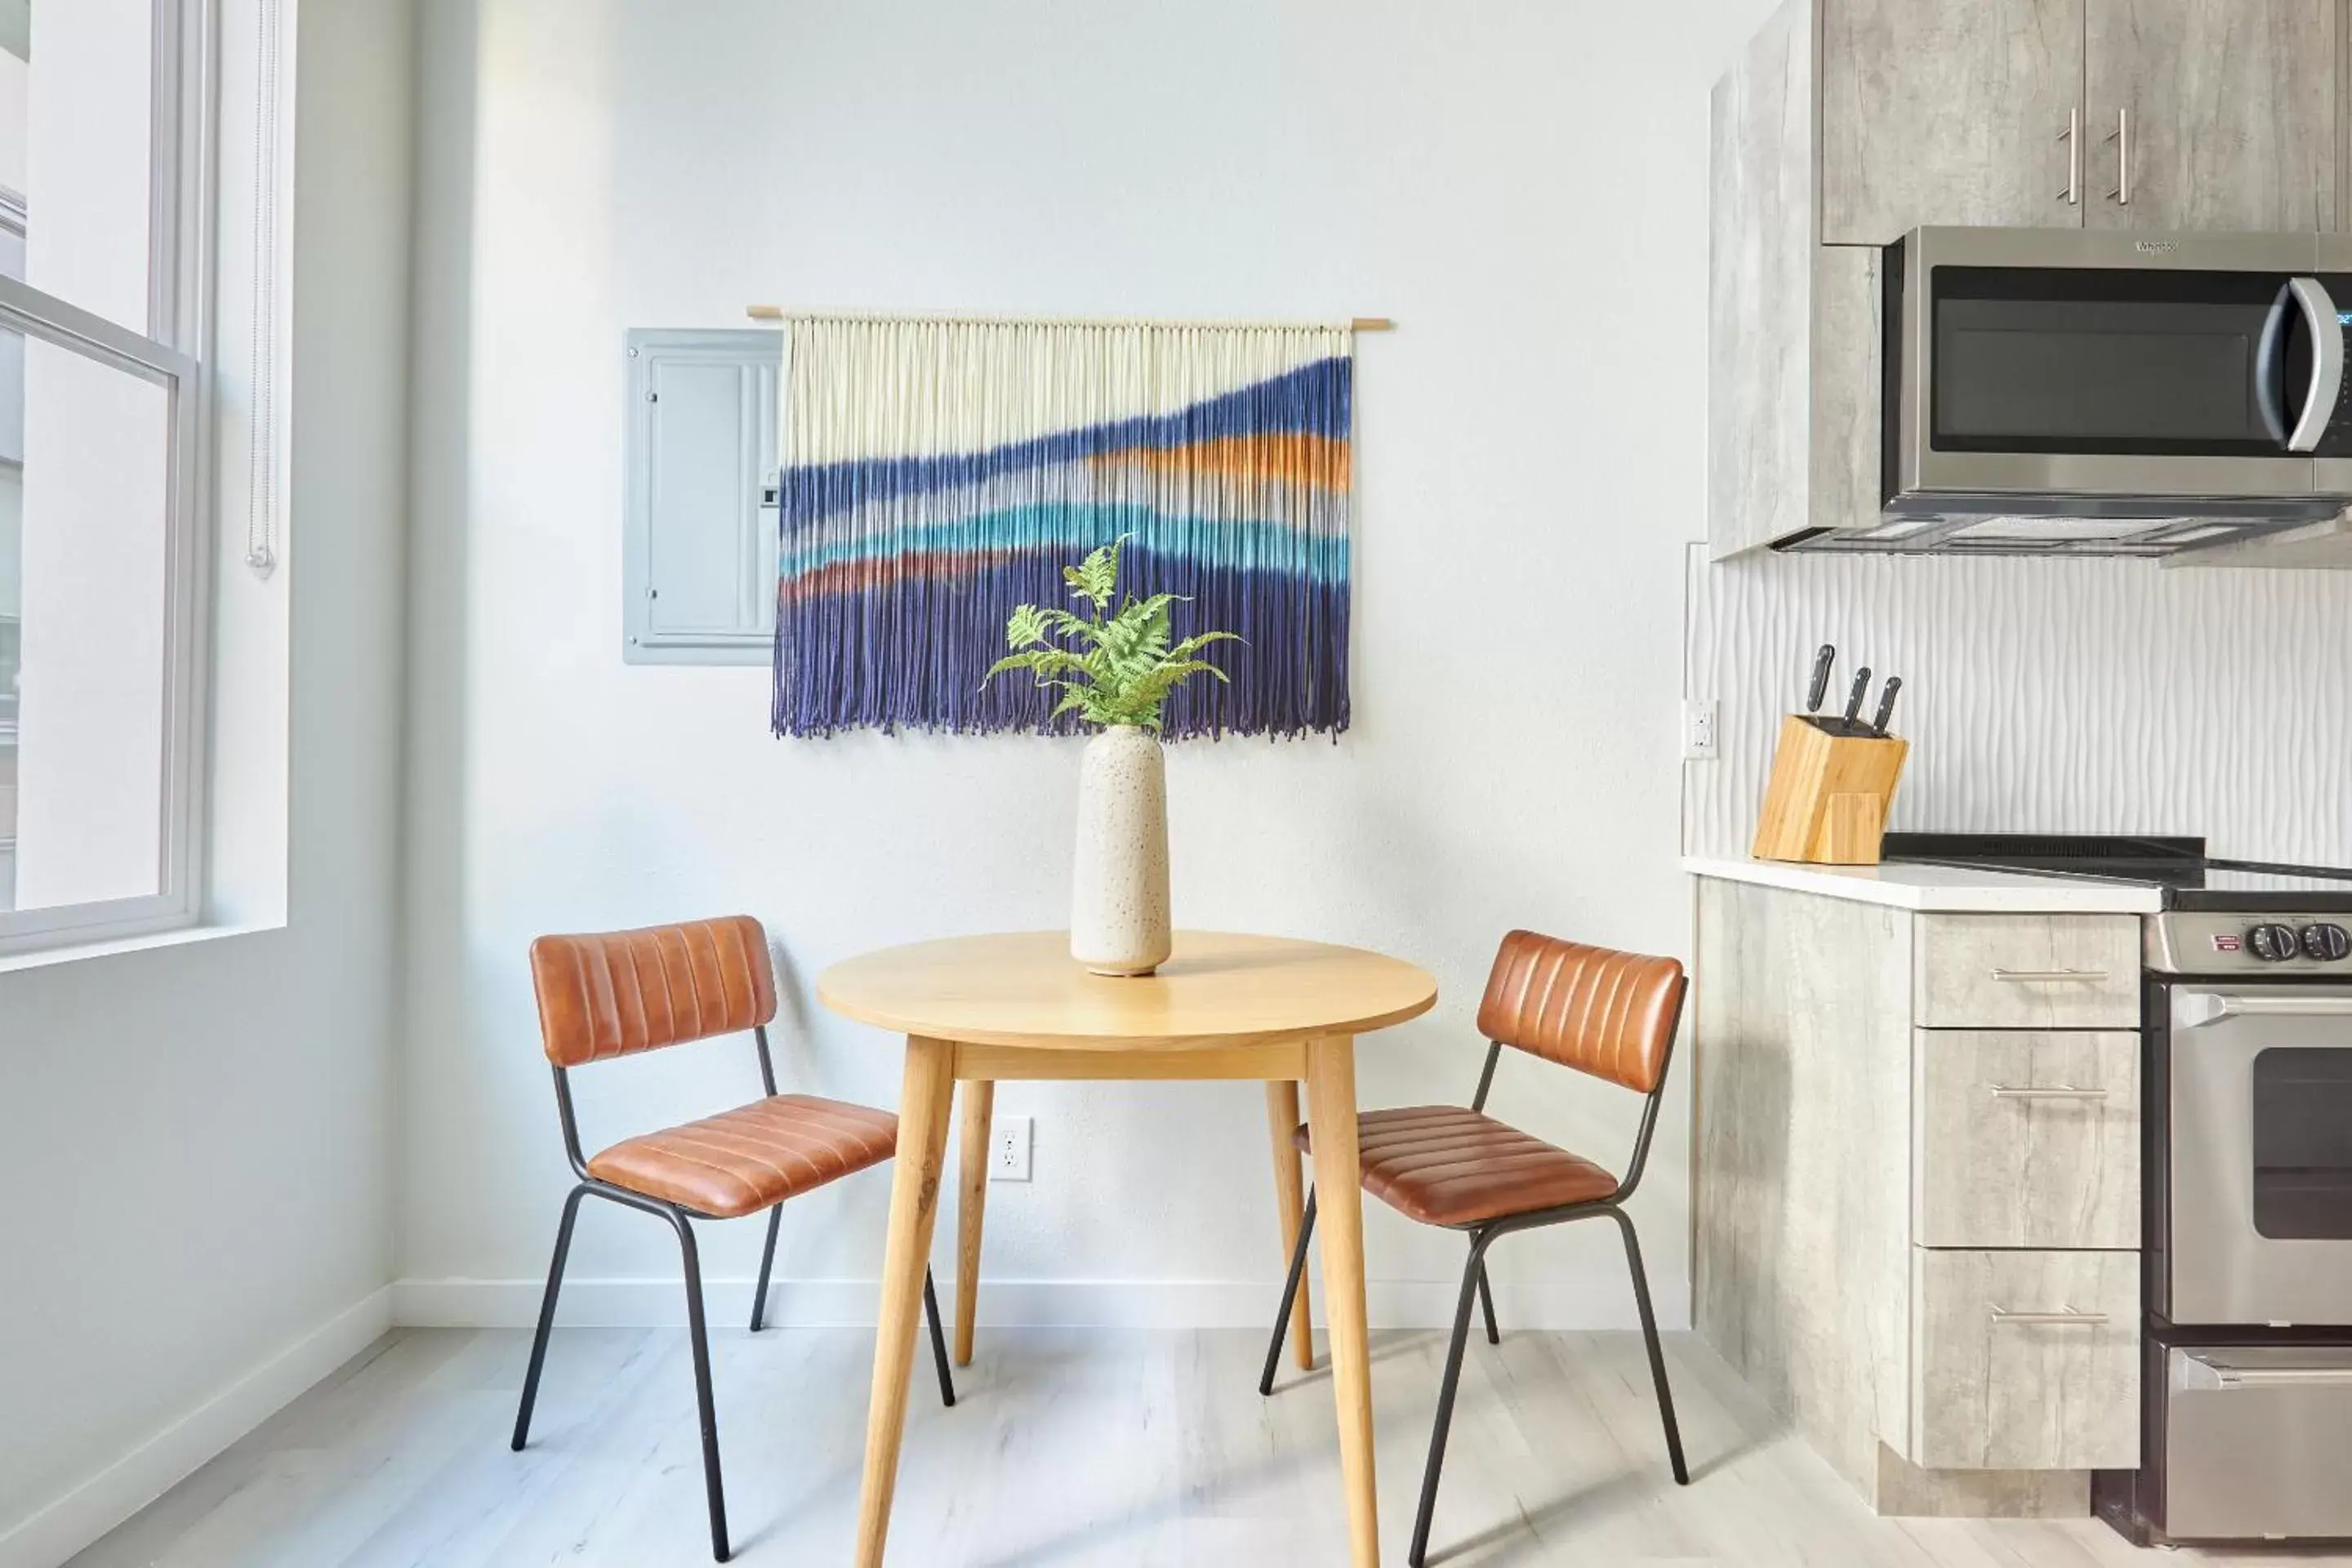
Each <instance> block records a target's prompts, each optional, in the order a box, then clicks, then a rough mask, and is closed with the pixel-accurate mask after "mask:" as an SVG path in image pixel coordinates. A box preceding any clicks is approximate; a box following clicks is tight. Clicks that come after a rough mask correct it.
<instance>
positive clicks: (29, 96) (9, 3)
mask: <svg viewBox="0 0 2352 1568" xmlns="http://www.w3.org/2000/svg"><path fill="white" fill-rule="evenodd" d="M210 9H211V8H210V6H208V5H205V3H204V0H0V950H5V949H10V948H22V947H26V946H39V945H46V944H50V943H54V942H60V941H85V940H90V939H92V938H95V937H100V936H113V935H121V934H128V933H130V932H132V931H144V930H154V929H161V928H163V927H167V926H171V925H175V924H181V923H184V922H186V921H191V920H193V919H194V918H195V915H196V913H197V911H198V908H199V904H200V869H201V868H200V865H199V860H198V848H199V841H200V838H201V831H200V829H201V822H202V818H201V816H200V815H199V812H198V805H197V795H198V793H199V783H200V772H199V763H200V761H201V752H202V745H201V735H200V733H199V715H200V713H201V711H202V698H203V689H202V688H203V674H204V662H205V660H204V650H205V640H204V638H203V636H202V620H203V615H204V610H205V596H204V594H203V592H202V590H203V588H204V585H205V583H206V582H207V580H208V577H209V573H210V557H209V553H208V539H209V528H208V515H209V510H210V501H209V498H208V497H207V496H206V495H205V493H204V492H203V490H202V489H200V488H199V481H200V477H201V475H202V474H203V472H204V470H205V463H204V462H203V461H202V460H201V456H200V455H201V452H202V447H201V444H200V443H201V434H202V432H203V431H204V429H205V422H206V421H205V416H206V413H207V407H206V400H207V397H208V395H209V389H208V384H207V376H208V367H207V366H206V365H205V363H203V361H202V359H201V358H200V353H201V351H202V348H203V345H204V342H205V331H204V329H205V303H206V295H205V288H206V280H207V279H208V277H209V274H210V271H211V268H210V266H209V262H210V259H211V258H209V256H207V255H205V254H204V253H203V251H202V249H201V247H200V246H199V245H198V244H197V243H196V241H197V239H198V237H201V236H202V235H204V234H205V231H206V226H205V224H204V222H203V221H202V220H203V217H204V215H205V212H206V211H207V209H208V202H209V195H210V193H209V183H208V181H207V180H206V179H205V174H204V172H205V168H206V166H207V163H206V159H205V155H204V154H205V151H206V149H205V137H204V134H203V131H204V127H205V123H206V120H205V107H206V106H205V94H204V92H203V90H202V84H203V83H204V82H205V79H206V77H205V71H204V70H203V68H202V66H203V62H204V59H205V45H206V43H207V40H208V35H207V34H206V32H205V19H206V17H207V16H208V15H209V13H210Z"/></svg>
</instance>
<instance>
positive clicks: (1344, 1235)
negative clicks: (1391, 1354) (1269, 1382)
mask: <svg viewBox="0 0 2352 1568" xmlns="http://www.w3.org/2000/svg"><path fill="white" fill-rule="evenodd" d="M816 992H817V998H818V1000H820V1001H822V1002H823V1003H824V1005H826V1006H828V1007H830V1008H832V1009H833V1010H834V1011H835V1012H837V1013H842V1014H845V1015H846V1016H849V1017H852V1018H856V1019H858V1020H859V1021H860V1022H863V1023H867V1024H873V1025H877V1026H880V1027H882V1028H886V1029H889V1030H892V1031H894V1032H896V1033H899V1034H903V1035H905V1036H906V1037H907V1076H906V1085H905V1089H904V1092H903V1094H902V1096H901V1098H900V1100H899V1105H898V1165H897V1169H896V1171H895V1172H894V1173H893V1174H892V1176H891V1183H890V1239H889V1245H888V1248H887V1252H886V1253H885V1256H884V1261H883V1268H882V1314H881V1332H880V1334H879V1335H878V1336H877V1339H876V1341H875V1346H874V1393H873V1401H872V1404H871V1405H870V1406H869V1408H868V1410H867V1413H866V1479H865V1490H864V1492H863V1494H862V1495H861V1497H860V1499H859V1503H858V1516H857V1557H856V1562H857V1563H858V1568H880V1565H881V1563H882V1549H883V1542H884V1540H885V1539H886V1537H887V1534H888V1531H889V1525H890V1498H891V1492H892V1490H893V1489H894V1488H895V1487H896V1486H897V1484H898V1442H899V1437H900V1436H901V1434H902V1433H903V1432H904V1430H905V1426H906V1417H907V1384H908V1376H909V1374H910V1373H911V1371H912V1369H913V1365H914V1355H915V1327H916V1322H917V1320H918V1319H919V1316H920V1314H921V1311H922V1300H923V1272H924V1268H925V1266H926V1264H927V1262H928V1260H929V1257H930V1251H931V1226H932V1222H933V1221H934V1220H935V1219H936V1218H937V1216H938V1213H939V1194H940V1178H941V1174H942V1169H943V1166H944V1164H945V1159H946V1152H947V1142H948V1112H949V1110H950V1103H951V1101H952V1100H953V1098H954V1093H955V1084H956V1082H957V1081H958V1080H959V1079H961V1080H963V1081H964V1082H966V1083H968V1084H970V1085H971V1086H972V1088H971V1089H970V1090H968V1091H967V1100H966V1107H967V1111H966V1117H965V1123H964V1127H965V1154H966V1158H965V1167H966V1175H967V1181H966V1184H965V1200H964V1201H965V1203H966V1204H967V1205H969V1217H968V1218H967V1219H966V1221H965V1226H964V1229H965V1235H964V1243H965V1245H964V1247H963V1248H962V1254H963V1256H961V1257H960V1258H959V1265H960V1267H959V1270H958V1275H959V1278H958V1301H959V1303H960V1306H961V1310H960V1311H959V1313H958V1315H957V1323H956V1335H957V1342H958V1350H959V1352H960V1353H961V1356H962V1357H963V1358H964V1359H969V1357H970V1353H971V1350H970V1347H971V1329H970V1324H971V1285H970V1284H969V1283H968V1282H967V1279H966V1276H967V1274H969V1276H970V1279H971V1280H976V1279H977V1276H978V1263H979V1237H980V1231H979V1199H978V1197H977V1195H976V1194H977V1193H978V1191H979V1189H980V1188H981V1187H982V1186H984V1184H985V1153H986V1150H987V1146H988V1134H987V1112H986V1110H982V1111H981V1113H980V1115H979V1117H978V1118H977V1119H975V1118H974V1117H973V1116H972V1114H971V1107H972V1106H973V1105H974V1104H975V1103H977V1102H978V1101H980V1100H984V1099H986V1098H987V1097H988V1096H989V1094H990V1086H992V1085H993V1084H994V1083H996V1082H997V1081H998V1080H999V1079H1261V1080H1264V1081H1265V1083H1266V1084H1267V1085H1268V1086H1269V1103H1270V1104H1273V1105H1275V1106H1276V1113H1275V1120H1276V1121H1277V1122H1278V1121H1281V1120H1282V1117H1281V1115H1280V1113H1279V1105H1278V1100H1276V1095H1277V1093H1278V1092H1279V1093H1287V1095H1288V1096H1289V1100H1290V1105H1291V1107H1292V1111H1291V1116H1290V1120H1291V1121H1293V1122H1294V1123H1295V1121H1296V1119H1297V1117H1296V1107H1297V1090H1296V1088H1295V1086H1296V1085H1297V1083H1299V1082H1301V1081H1303V1082H1305V1084H1306V1085H1307V1113H1308V1117H1309V1120H1310V1121H1311V1122H1312V1123H1313V1125H1314V1127H1315V1128H1316V1130H1317V1131H1316V1138H1315V1184H1316V1188H1317V1190H1318V1192H1319V1193H1320V1194H1322V1196H1321V1199H1320V1205H1319V1206H1320V1208H1321V1211H1322V1213H1321V1227H1322V1232H1323V1284H1324V1290H1325V1293H1326V1298H1327V1299H1326V1300H1325V1303H1324V1311H1325V1315H1326V1318H1327V1319H1328V1324H1329V1331H1330V1336H1331V1372H1332V1379H1331V1381H1332V1387H1333V1389H1334V1391H1335V1392H1336V1394H1337V1396H1338V1400H1339V1467H1340V1472H1341V1475H1342V1477H1343V1479H1345V1482H1346V1485H1347V1489H1348V1524H1349V1539H1350V1541H1351V1542H1352V1545H1353V1551H1352V1557H1353V1561H1354V1563H1355V1568H1378V1564H1379V1563H1380V1555H1381V1553H1380V1534H1379V1531H1380V1526H1379V1521H1378V1518H1377V1515H1376V1513H1375V1510H1374V1507H1373V1492H1372V1401H1371V1379H1370V1365H1369V1361H1368V1357H1367V1355H1366V1344H1365V1327H1364V1249H1363V1207H1362V1194H1361V1192H1360V1189H1359V1186H1358V1177H1359V1173H1358V1169H1357V1163H1356V1039H1355V1037H1357V1036H1358V1035H1360V1034H1365V1033H1369V1032H1370V1031H1371V1030H1374V1029H1382V1028H1386V1027H1388V1026H1390V1025H1391V1024H1401V1023H1402V1022H1404V1021H1405V1020H1406V1019H1408V1018H1413V1017H1418V1016H1420V1015H1422V1014H1423V1013H1426V1012H1428V1011H1429V1009H1430V1008H1431V1007H1432V1006H1433V1005H1435V1004H1436V1001H1437V982H1436V980H1435V979H1433V977H1432V976H1431V975H1430V974H1429V973H1428V972H1427V971H1426V970H1423V969H1421V968H1418V967H1417V966H1415V965H1413V964H1410V963H1404V962H1402V960H1399V959H1393V958H1386V957H1383V956H1381V954H1379V953H1376V952H1363V951H1361V950H1360V949H1357V948H1351V947H1332V946H1329V945H1327V944H1325V943H1322V942H1294V941H1291V940H1289V939H1287V938H1283V937H1270V936H1236V935H1229V934H1226V933H1223V932H1217V931H1179V932H1177V933H1176V950H1175V952H1174V954H1173V955H1172V956H1171V958H1170V959H1169V960H1168V962H1167V963H1163V964H1161V965H1160V969H1159V972H1158V973H1155V974H1151V975H1147V976H1143V977H1140V978H1135V979H1114V978H1111V977H1108V976H1105V975H1098V974H1089V973H1087V972H1086V971H1085V970H1084V969H1081V968H1080V967H1079V966H1078V965H1077V964H1076V963H1074V962H1073V961H1072V960H1071V958H1070V947H1069V937H1068V934H1067V933H1066V932H1064V931H1023V932H1019V933H1016V934H1012V935H1003V936H979V937H958V938H950V939H949V940H946V941H942V942H916V943H914V944H912V945H911V946H907V947H894V948H888V949H886V950H884V951H883V952H872V953H867V954H866V955H865V956H864V957H862V958H853V959H851V960H849V961H848V962H846V963H837V964H835V965H834V966H833V967H832V968H831V969H828V970H826V971H825V972H824V973H823V974H821V975H819V976H818V977H817V985H816ZM975 1127H977V1129H978V1132H977V1145H976V1149H977V1152H976V1153H975V1143H974V1136H975V1132H974V1130H975ZM1287 1135H1288V1129H1287V1128H1283V1129H1281V1131H1280V1137H1281V1138H1283V1139H1286V1138H1287ZM1277 1149H1278V1151H1280V1152H1286V1150H1283V1149H1282V1145H1281V1144H1279V1143H1278V1144H1277ZM1279 1169H1280V1155H1279V1152H1278V1155H1277V1171H1278V1170H1279ZM1291 1169H1292V1171H1293V1173H1294V1174H1293V1178H1292V1181H1291V1183H1290V1184H1289V1186H1290V1187H1291V1188H1292V1189H1293V1190H1291V1191H1289V1192H1286V1193H1285V1194H1284V1199H1285V1205H1286V1210H1292V1211H1295V1209H1296V1207H1297V1194H1296V1191H1295V1189H1296V1185H1297V1181H1296V1170H1297V1166H1296V1163H1293V1164H1292V1167H1291ZM1296 1226H1297V1218H1296V1215H1295V1213H1286V1223H1285V1229H1286V1232H1287V1233H1288V1235H1289V1236H1291V1237H1296V1235H1297V1229H1296ZM1302 1343H1303V1342H1302Z"/></svg>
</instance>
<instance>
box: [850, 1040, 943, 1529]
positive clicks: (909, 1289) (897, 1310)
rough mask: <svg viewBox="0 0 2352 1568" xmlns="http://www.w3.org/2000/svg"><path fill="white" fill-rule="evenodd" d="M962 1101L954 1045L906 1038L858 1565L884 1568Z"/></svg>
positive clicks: (868, 1414)
mask: <svg viewBox="0 0 2352 1568" xmlns="http://www.w3.org/2000/svg"><path fill="white" fill-rule="evenodd" d="M954 1102H955V1047H954V1046H952V1045H950V1043H949V1042H947V1041H945V1040H929V1039H924V1038H922V1037H919V1036H914V1035H909V1036H908V1037H907V1076H906V1080H905V1087H904V1088H903V1089H901V1090H900V1091H899V1098H898V1163H897V1166H896V1168H895V1169H894V1170H893V1172H892V1173H891V1176H890V1239H889V1245H888V1246H887V1248H886V1249H885V1251H884V1253H883V1258H882V1323H881V1329H880V1331H878V1332H877V1334H876V1335H875V1338H874V1394H873V1398H872V1400H871V1401H870V1403H869V1404H868V1405H866V1481H865V1487H864V1489H863V1491H862V1492H861V1493H860V1494H859V1497H858V1504H857V1568H882V1543H883V1541H884V1540H885V1538H886V1537H887V1535H888V1534H889V1531H890V1496H891V1493H892V1492H893V1491H894V1490H896V1489H897V1487H898V1439H899V1438H900V1437H901V1436H903V1435H904V1434H905V1432H906V1428H907V1381H908V1375H909V1374H910V1373H911V1372H912V1370H913V1366H914V1360H915V1329H916V1325H917V1324H918V1323H919V1322H920V1321H921V1319H922V1313H923V1273H924V1268H925V1266H926V1265H927V1264H928V1263H929V1260H930V1255H931V1226H932V1222H933V1221H935V1220H936V1219H937V1218H938V1217H939V1212H940V1170H941V1167H942V1166H943V1165H944V1164H945V1163H946V1152H947V1142H948V1112H949V1110H950V1109H951V1108H952V1107H953V1105H954Z"/></svg>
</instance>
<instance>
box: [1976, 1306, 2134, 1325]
mask: <svg viewBox="0 0 2352 1568" xmlns="http://www.w3.org/2000/svg"><path fill="white" fill-rule="evenodd" d="M1992 1321H1993V1326H1994V1327H1996V1328H1998V1327H2000V1325H2001V1324H2003V1323H2015V1324H2021V1325H2029V1326H2030V1325H2033V1324H2038V1323H2080V1324H2083V1325H2084V1326H2086V1327H2088V1326H2092V1325H2095V1324H2099V1323H2104V1322H2105V1321H2107V1315H2106V1314H2105V1312H2077V1311H2075V1310H2074V1309H2073V1308H2071V1307H2070V1308H2068V1309H2067V1310H2064V1311H2063V1312H2012V1311H2010V1310H2008V1309H2007V1308H2004V1307H1995V1308H1994V1309H1993V1310H1992Z"/></svg>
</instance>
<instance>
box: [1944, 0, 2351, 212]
mask: <svg viewBox="0 0 2352 1568" xmlns="http://www.w3.org/2000/svg"><path fill="white" fill-rule="evenodd" d="M2342 10H2343V4H2342V0H2087V3H2086V5H2084V51H2083V61H2084V78H2083V80H2084V92H2083V101H2084V110H2085V111H2086V113H2087V115H2088V119H2087V120H2086V121H2085V125H2086V127H2087V136H2086V144H2085V145H2084V158H2085V160H2086V167H2087V169H2088V171H2089V172H2088V173H2087V174H2086V176H2085V177H2086V178H2087V180H2088V181H2089V188H2088V190H2087V192H2086V194H2085V195H2084V203H2083V215H2084V222H2085V223H2087V224H2088V225H2090V226H2093V227H2095V228H2152V229H2167V228H2182V229H2223V230H2227V229H2238V230H2264V229H2284V230H2296V229H2323V230H2326V229H2333V228H2335V227H2336V178H2337V160H2338V152H2337V148H2338V141H2337V122H2338V115H2339V113H2340V108H2339V104H2338V100H2337V89H2336V47H2337V42H2338V37H2339V35H2340V29H2341V27H2342V21H2343V18H2342ZM1935 221H1937V222H1941V221H1944V220H1942V219H1937V220H1935Z"/></svg>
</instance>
